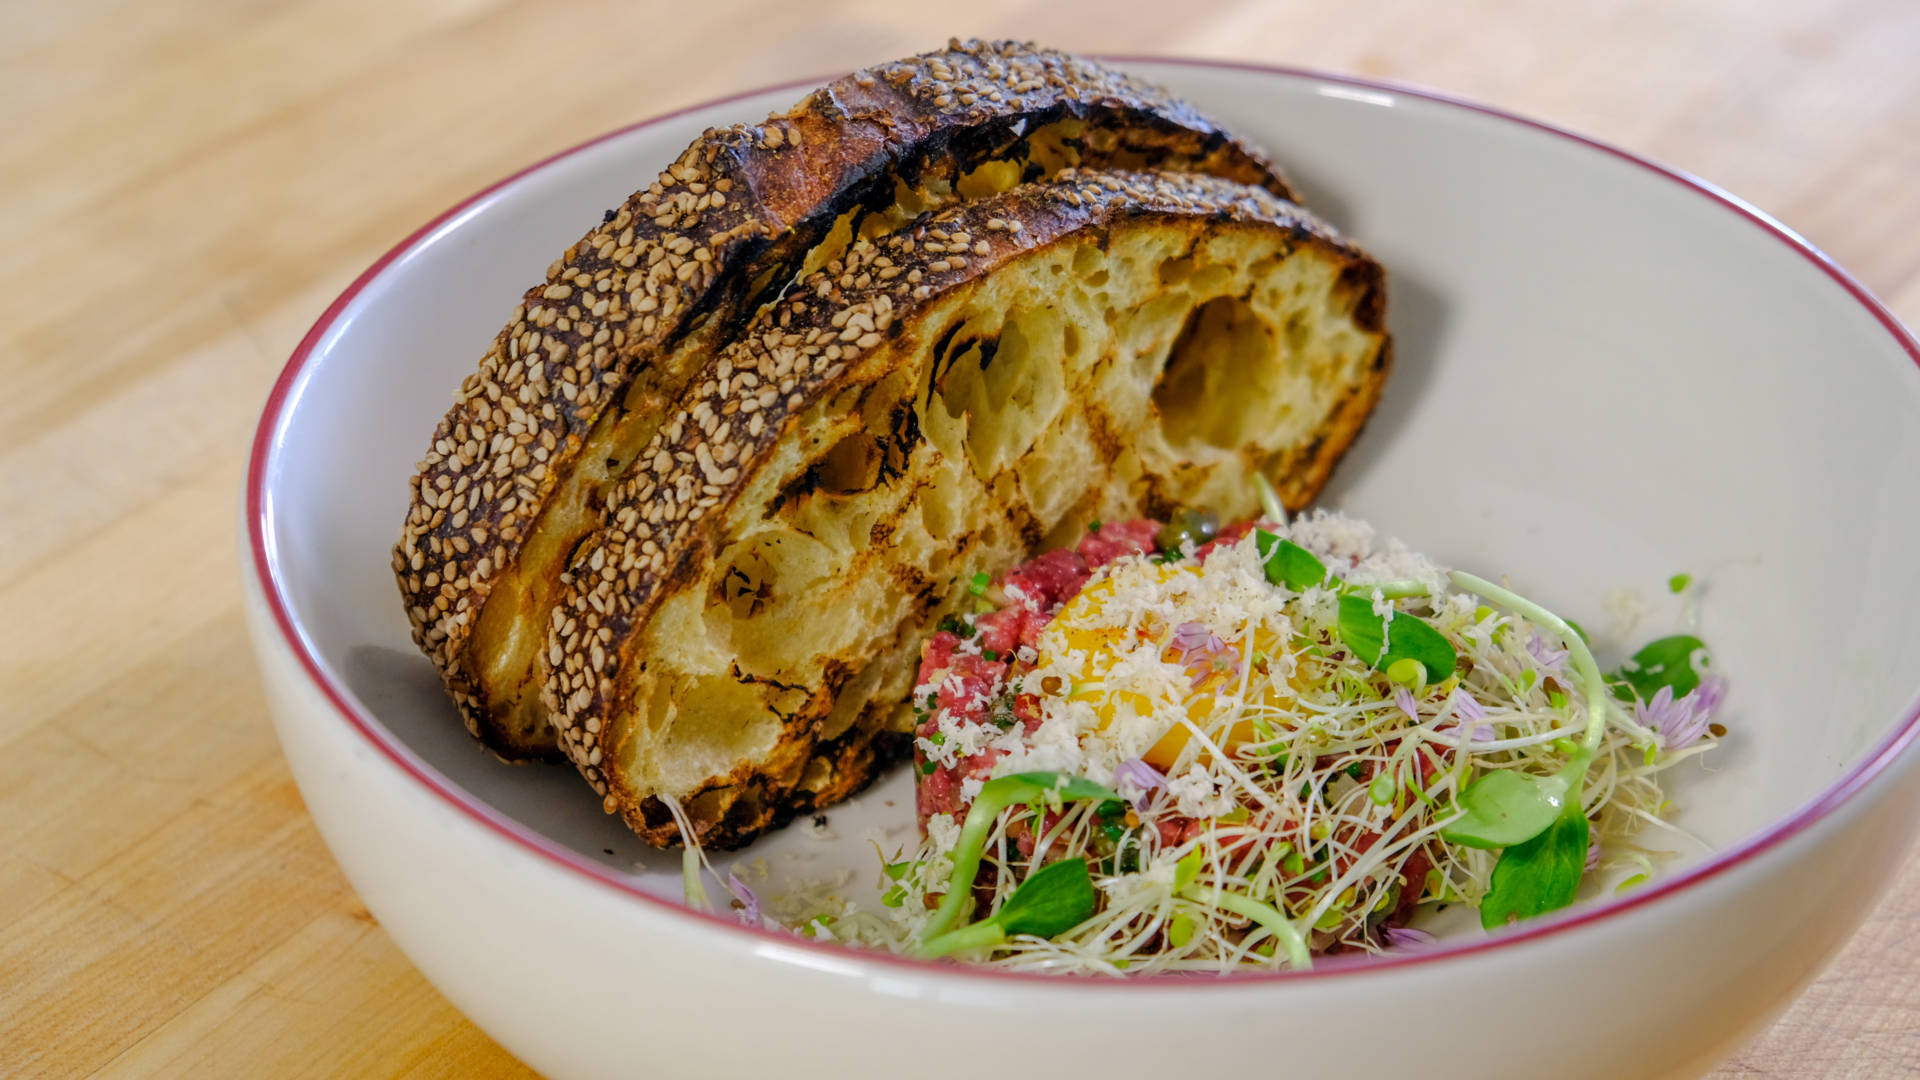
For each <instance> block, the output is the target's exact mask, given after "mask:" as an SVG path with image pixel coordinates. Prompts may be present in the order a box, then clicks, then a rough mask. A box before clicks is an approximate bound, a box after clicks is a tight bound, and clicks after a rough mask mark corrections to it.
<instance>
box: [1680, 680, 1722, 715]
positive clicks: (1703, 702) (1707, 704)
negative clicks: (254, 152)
mask: <svg viewBox="0 0 1920 1080" xmlns="http://www.w3.org/2000/svg"><path fill="white" fill-rule="evenodd" d="M1727 687H1728V683H1727V680H1726V677H1725V676H1723V675H1707V676H1704V677H1702V678H1701V680H1700V685H1699V686H1698V687H1697V688H1695V689H1694V691H1693V693H1691V694H1688V695H1687V700H1688V701H1690V702H1692V703H1693V711H1694V712H1696V713H1699V714H1700V715H1701V716H1704V717H1706V718H1707V719H1709V720H1711V719H1713V714H1714V713H1717V712H1719V711H1720V703H1721V702H1723V701H1725V700H1726V699H1727Z"/></svg>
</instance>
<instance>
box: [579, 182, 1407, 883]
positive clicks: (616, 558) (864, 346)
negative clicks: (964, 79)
mask: <svg viewBox="0 0 1920 1080" xmlns="http://www.w3.org/2000/svg"><path fill="white" fill-rule="evenodd" d="M1138 218H1164V219H1169V220H1179V221H1184V222H1187V223H1193V222H1205V223H1257V224H1259V225H1262V226H1267V227H1273V228H1278V229H1280V230H1284V231H1285V233H1286V235H1287V238H1288V240H1287V243H1288V246H1287V249H1286V250H1287V251H1289V252H1291V251H1294V250H1298V249H1300V248H1302V247H1306V246H1316V247H1318V248H1319V249H1321V250H1324V251H1326V252H1329V253H1331V254H1332V255H1334V256H1335V257H1336V258H1338V259H1339V260H1340V261H1341V262H1342V263H1343V264H1345V265H1346V266H1347V267H1348V268H1350V269H1351V272H1352V273H1353V274H1354V281H1353V283H1354V286H1355V287H1356V288H1358V289H1359V294H1358V297H1357V299H1356V315H1357V320H1358V321H1359V322H1360V326H1361V329H1363V330H1366V331H1368V332H1370V333H1371V332H1382V331H1383V328H1382V325H1381V320H1382V316H1383V312H1384V295H1383V288H1384V286H1383V277H1382V274H1381V271H1380V268H1379V266H1378V264H1376V263H1374V262H1373V260H1372V259H1371V258H1369V257H1368V256H1367V255H1366V254H1365V253H1364V252H1362V251H1360V250H1359V249H1358V248H1355V247H1353V246H1352V245H1351V244H1349V243H1348V242H1346V241H1345V240H1343V239H1342V238H1340V237H1339V236H1338V235H1337V234H1336V233H1334V232H1333V230H1332V229H1331V228H1329V227H1327V226H1326V225H1324V224H1323V223H1321V222H1319V221H1318V220H1317V219H1316V218H1314V217H1313V216H1311V215H1310V214H1308V213H1307V212H1306V211H1304V210H1302V209H1301V208H1299V207H1297V206H1295V205H1293V204H1291V203H1288V202H1285V201H1282V200H1280V199H1277V198H1275V197H1274V196H1273V195H1271V194H1269V193H1268V192H1267V191H1264V190H1261V189H1259V188H1254V187H1249V186H1246V185H1243V184H1238V183H1233V182H1231V181H1223V180H1220V179H1218V178H1214V177H1208V176H1201V175H1193V174H1167V173H1152V172H1130V173H1123V172H1103V171H1097V170H1069V171H1067V172H1065V173H1062V174H1061V175H1060V176H1059V177H1058V178H1057V179H1056V180H1054V181H1050V182H1045V183H1036V184H1028V185H1024V186H1022V187H1020V188H1017V189H1014V190H1013V191H1010V192H1007V193H1005V194H1002V195H999V196H996V197H993V198H989V199H983V200H977V201H972V202H967V203H962V204H959V205H956V206H954V207H950V208H948V209H946V210H943V211H941V212H939V213H937V214H933V215H930V216H929V217H928V218H926V219H923V220H922V221H921V222H919V223H916V225H915V226H913V227H911V228H909V229H906V230H903V231H901V232H899V233H896V234H893V235H890V236H886V237H882V238H880V239H878V240H875V241H871V242H868V241H862V242H860V243H858V244H856V245H855V246H854V247H852V248H851V249H850V250H849V251H848V252H847V253H846V255H845V256H844V257H843V258H842V259H840V260H836V261H835V262H833V263H832V264H830V265H828V266H827V267H825V268H824V269H823V270H821V271H819V272H817V273H815V274H814V275H812V276H810V277H809V278H807V279H806V280H804V281H803V282H801V283H800V284H799V285H798V286H796V287H795V288H794V289H793V290H792V291H791V292H790V293H789V294H788V295H787V296H786V297H784V298H782V300H781V301H780V302H779V304H777V305H776V306H775V307H773V308H771V309H769V310H767V311H765V312H763V313H762V315H761V317H760V318H759V319H757V320H756V321H755V323H754V325H753V326H752V327H750V328H749V329H748V331H747V332H746V333H745V334H743V335H742V336H741V337H740V338H739V339H738V340H736V341H735V342H734V343H733V344H732V345H731V346H729V347H728V348H727V349H725V350H724V351H722V352H720V353H719V354H718V355H716V356H715V358H714V360H713V362H712V363H711V364H710V366H709V367H708V369H707V370H706V371H705V372H704V373H703V374H702V375H701V376H700V377H698V378H697V379H696V381H695V383H694V384H693V385H692V386H691V387H690V389H689V392H688V394H687V395H686V398H685V401H686V404H685V407H684V408H683V409H682V410H681V411H680V412H679V414H678V415H676V416H675V417H674V418H672V419H670V420H669V421H668V422H667V423H666V424H665V425H663V426H662V428H661V429H660V431H659V433H658V434H657V435H656V436H655V438H654V441H653V443H652V444H651V445H650V446H649V447H648V448H647V450H646V451H645V453H643V454H642V456H641V459H640V461H639V462H638V463H637V464H636V466H635V470H634V471H633V472H632V473H630V474H629V476H628V477H627V478H625V479H624V480H622V481H621V482H620V483H619V484H618V485H617V486H616V487H615V489H614V490H613V491H612V492H611V494H610V495H609V498H608V503H607V508H606V513H605V515H604V517H603V523H602V526H601V528H600V530H599V531H598V532H597V533H595V534H593V535H592V536H591V537H589V538H588V539H587V540H586V541H585V542H584V543H583V544H582V546H581V547H580V549H579V550H578V551H577V552H576V555H575V559H574V562H573V573H572V576H571V584H570V586H569V590H568V593H567V595H566V597H565V599H564V600H563V601H562V602H561V604H560V605H559V606H558V607H556V609H555V611H554V616H553V620H554V621H553V627H552V629H551V631H550V633H549V636H548V639H547V647H548V650H549V654H550V658H551V659H552V660H553V661H554V663H553V664H552V666H551V667H550V668H549V674H548V679H547V683H546V691H545V692H546V702H547V706H548V708H549V709H550V710H551V711H552V714H553V716H554V722H555V724H556V726H557V728H558V730H559V734H560V744H561V746H562V747H563V748H564V749H565V751H566V752H567V754H568V756H569V757H570V758H571V759H572V760H573V761H574V763H575V764H576V765H577V766H578V767H579V769H580V771H581V773H582V774H583V775H584V776H585V777H586V779H587V781H588V782H589V783H590V784H591V785H592V786H593V788H594V790H595V791H597V792H599V793H600V795H601V796H602V799H603V805H604V807H605V809H606V810H607V811H608V812H609V813H612V812H618V813H620V814H621V815H622V816H623V817H624V818H625V819H626V821H627V823H628V824H629V825H630V826H631V827H632V828H633V829H634V830H635V831H636V832H638V833H639V834H640V835H641V836H642V837H643V838H645V839H646V840H647V841H648V842H650V843H652V844H654V845H656V846H668V845H671V844H673V843H676V842H679V840H680V835H679V830H678V828H677V826H676V825H675V824H674V822H673V820H672V818H671V816H670V814H669V812H668V811H667V809H666V808H665V807H664V805H662V804H661V802H660V801H659V800H658V799H657V798H655V797H653V796H652V795H650V794H645V793H640V792H636V791H633V790H631V788H630V787H629V785H628V784H627V783H626V781H625V779H624V778H623V776H622V775H621V773H620V770H619V769H617V768H610V767H608V766H610V765H611V764H612V761H611V758H612V757H613V756H616V755H615V751H617V749H618V744H617V741H618V740H619V739H621V738H623V737H624V736H623V733H622V731H621V720H622V718H623V716H624V715H625V710H627V709H628V708H629V707H630V704H629V703H630V702H631V700H632V695H631V692H630V688H631V680H632V678H633V672H634V670H635V668H636V667H637V666H638V665H639V660H638V659H636V657H635V656H634V655H633V654H632V653H633V646H634V644H635V642H636V641H637V640H638V638H639V637H640V636H641V635H640V630H641V629H642V628H643V626H644V625H645V623H646V621H647V620H648V618H649V617H650V616H651V614H652V613H653V612H654V610H655V609H656V608H657V605H658V604H659V602H660V600H661V598H662V597H663V596H664V595H666V594H668V593H670V592H672V591H673V590H674V589H676V588H678V587H680V586H682V585H684V584H685V583H686V582H688V581H691V580H693V579H694V578H695V577H697V575H698V573H699V569H700V566H701V564H702V561H703V560H706V559H710V558H711V557H712V556H713V552H714V549H715V545H716V537H715V536H714V535H713V531H714V530H713V529H712V528H710V527H706V526H704V525H703V522H706V521H708V519H713V520H715V521H717V520H721V519H724V517H725V515H726V513H727V511H728V509H729V507H730V506H731V505H732V504H733V502H734V500H736V499H737V498H739V497H740V495H741V494H742V492H743V491H744V490H745V488H746V487H747V486H748V482H749V480H750V478H751V477H752V476H753V475H754V471H755V469H756V468H757V467H758V466H759V465H760V464H761V463H763V462H765V461H766V460H767V458H768V457H769V455H770V454H771V452H772V450H773V448H774V447H775V445H776V444H777V443H778V442H779V441H780V440H781V439H782V438H783V436H784V435H786V434H787V432H788V431H789V429H790V428H791V427H792V425H793V423H794V422H795V421H796V419H797V417H799V416H800V414H801V413H802V412H803V411H804V410H805V409H806V408H807V407H808V406H809V405H810V404H811V403H814V402H817V401H820V400H822V399H824V398H826V397H829V396H830V395H832V394H834V393H835V392H836V391H837V390H838V389H839V386H838V380H841V379H842V377H843V376H844V375H845V374H846V373H847V372H848V370H849V366H850V365H853V364H856V363H857V362H858V361H859V359H860V357H861V356H862V355H863V354H864V353H866V352H867V351H868V350H871V349H874V348H875V347H877V346H879V345H880V344H881V343H882V341H883V340H885V339H887V338H889V337H892V336H897V335H898V334H899V333H900V332H901V329H902V328H903V327H904V326H907V325H910V324H911V322H912V320H913V319H914V318H915V317H916V315H917V314H918V312H919V311H920V310H922V309H923V308H925V307H926V306H928V305H929V303H930V302H932V301H935V300H937V299H938V298H939V297H940V296H941V295H942V294H943V293H944V292H946V291H947V290H950V289H955V288H958V287H960V286H963V285H965V284H967V283H969V282H971V281H974V280H976V279H980V278H983V277H985V276H987V275H990V274H992V273H993V272H994V271H995V269H996V268H998V267H999V266H1001V265H1003V264H1005V263H1007V262H1008V261H1010V260H1012V259H1014V258H1016V257H1019V256H1021V255H1024V254H1026V253H1029V252H1034V251H1037V250H1039V249H1041V248H1044V247H1046V246H1047V245H1049V244H1051V243H1053V242H1055V241H1057V240H1059V239H1061V238H1063V237H1065V236H1068V235H1069V234H1074V233H1076V232H1079V231H1082V230H1101V229H1104V228H1108V227H1111V226H1112V225H1114V224H1115V223H1117V222H1120V221H1122V220H1123V219H1138ZM1381 352H1383V353H1384V346H1383V347H1382V349H1381ZM1385 370H1386V368H1385V361H1384V360H1378V361H1376V362H1374V364H1373V365H1372V368H1371V372H1370V374H1369V375H1368V376H1367V383H1366V385H1365V386H1362V387H1360V388H1357V389H1356V390H1355V391H1354V392H1353V393H1352V394H1351V395H1350V396H1349V398H1348V400H1347V403H1346V405H1345V406H1344V407H1342V408H1341V409H1340V410H1339V417H1338V419H1336V421H1335V422H1334V423H1332V424H1331V425H1330V426H1329V428H1328V429H1327V430H1326V431H1325V432H1324V434H1323V437H1322V438H1320V439H1318V440H1317V441H1316V442H1315V444H1314V446H1313V447H1312V448H1311V449H1310V451H1309V452H1307V453H1305V454H1303V455H1302V459H1301V460H1299V461H1296V462H1290V463H1283V465H1284V467H1286V468H1288V469H1289V470H1291V471H1297V472H1298V473H1299V474H1300V476H1301V477H1302V479H1299V480H1298V481H1296V482H1292V483H1291V484H1290V485H1289V490H1290V493H1291V494H1292V495H1293V496H1294V498H1295V499H1296V505H1297V504H1298V503H1299V502H1304V501H1305V499H1306V498H1308V497H1310V496H1311V494H1312V493H1313V491H1314V490H1317V484H1318V482H1319V481H1320V480H1323V479H1324V478H1325V476H1326V473H1327V471H1328V470H1329V469H1330V468H1331V467H1332V464H1333V462H1334V461H1335V460H1336V459H1337V458H1338V457H1339V456H1340V454H1341V453H1342V452H1343V451H1344V450H1345V448H1346V446H1347V444H1348V443H1349V442H1350V441H1351V440H1352V438H1353V436H1354V434H1355V433H1357V431H1358V428H1359V425H1360V422H1361V420H1363V419H1364V417H1365V413H1366V410H1367V409H1368V408H1370V407H1371V404H1372V402H1373V400H1374V399H1375V398H1377V396H1378V392H1379V382H1380V380H1381V379H1382V378H1384V375H1385ZM827 689H828V692H829V694H830V693H831V690H832V688H827ZM820 711H821V710H817V709H801V710H797V711H796V712H795V714H794V716H793V717H792V718H791V720H790V721H789V722H788V723H787V726H786V728H785V730H784V733H783V736H782V738H781V740H780V742H779V744H778V746H777V748H776V750H775V751H774V754H773V758H772V759H771V760H768V761H765V762H760V763H756V764H754V765H752V766H750V767H749V766H741V767H739V768H736V769H735V770H733V772H732V773H731V774H729V775H725V776H715V777H712V778H710V779H709V780H708V781H707V782H705V783H704V784H702V785H701V786H700V787H699V788H698V789H697V790H695V791H692V792H687V793H683V794H682V795H681V799H682V801H683V802H686V801H689V800H691V799H693V798H696V797H698V796H699V795H701V794H703V793H705V792H708V791H712V790H717V789H722V788H727V787H733V786H740V785H748V786H750V787H751V797H750V798H745V799H740V800H735V801H733V802H732V803H730V805H729V809H728V811H727V812H726V813H725V814H724V815H722V816H720V817H719V818H718V819H717V820H711V821H697V822H696V824H695V827H696V829H698V830H699V831H700V834H699V836H698V839H699V840H700V842H701V843H702V844H706V845H713V846H719V847H728V846H737V845H738V844H740V843H743V842H745V841H746V840H748V839H751V838H752V836H753V835H755V834H756V833H758V832H760V831H763V830H764V829H766V828H768V827H771V826H772V825H774V824H777V823H778V822H780V821H783V820H785V819H787V818H788V817H791V816H792V815H793V814H794V813H797V812H802V811H804V810H807V809H811V808H812V807H813V806H814V805H825V804H826V803H827V802H830V801H832V799H833V798H837V797H840V796H842V795H844V794H846V793H850V792H851V791H854V790H857V789H858V788H859V787H860V786H861V785H863V784H865V783H866V782H867V781H868V780H869V779H871V777H872V775H873V772H874V770H875V769H876V768H877V767H878V765H879V764H881V763H884V761H885V760H887V759H888V757H889V756H890V755H897V753H898V751H897V750H890V749H888V747H887V745H886V744H885V743H884V739H883V735H882V733H881V732H880V731H879V730H878V728H877V726H876V725H873V724H870V723H866V722H864V721H865V719H866V718H865V717H863V722H862V723H857V724H855V725H854V727H853V728H852V729H850V730H849V731H848V732H847V733H846V734H845V735H844V736H841V737H840V739H839V740H838V741H837V743H836V744H835V745H834V746H832V747H829V748H828V752H829V754H830V757H831V760H830V761H829V765H830V767H832V768H833V769H834V770H836V772H835V775H834V776H833V778H832V783H831V785H830V786H829V787H828V788H827V790H826V792H824V793H822V794H820V795H811V794H808V793H806V792H801V791H796V790H795V789H794V788H793V787H792V786H791V784H785V783H783V782H782V781H781V779H780V778H783V777H791V776H794V775H796V774H797V773H798V771H799V769H800V767H801V766H802V765H803V764H805V763H806V761H807V760H808V758H809V757H811V756H813V755H814V753H815V750H816V747H815V746H814V744H813V734H812V731H813V726H814V725H815V724H816V723H817V719H818V716H819V715H820ZM610 740H611V741H612V745H609V741H610ZM876 740H881V741H880V742H878V743H876ZM869 746H872V749H868V747H869Z"/></svg>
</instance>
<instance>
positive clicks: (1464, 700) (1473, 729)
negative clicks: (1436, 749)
mask: <svg viewBox="0 0 1920 1080" xmlns="http://www.w3.org/2000/svg"><path fill="white" fill-rule="evenodd" d="M1447 701H1448V704H1449V705H1450V706H1451V707H1452V708H1453V714H1454V715H1455V716H1457V717H1459V718H1460V720H1459V722H1458V723H1454V724H1450V725H1448V726H1447V727H1443V728H1437V729H1435V730H1436V731H1438V732H1439V733H1440V734H1442V735H1452V736H1454V737H1455V738H1457V739H1459V740H1460V741H1461V742H1462V743H1471V742H1492V741H1493V737H1494V731H1493V725H1492V724H1490V723H1487V722H1486V719H1487V710H1486V709H1484V708H1482V707H1481V706H1480V702H1479V701H1477V700H1475V698H1474V696H1473V695H1472V694H1469V693H1467V692H1466V691H1464V690H1460V689H1455V690H1454V692H1453V693H1452V694H1451V695H1449V697H1448V699H1447Z"/></svg>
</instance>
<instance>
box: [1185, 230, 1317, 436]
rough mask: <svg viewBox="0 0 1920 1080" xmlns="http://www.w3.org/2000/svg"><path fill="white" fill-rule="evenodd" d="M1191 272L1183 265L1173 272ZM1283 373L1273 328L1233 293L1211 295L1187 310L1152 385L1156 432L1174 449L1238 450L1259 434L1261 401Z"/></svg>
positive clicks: (1294, 336)
mask: <svg viewBox="0 0 1920 1080" xmlns="http://www.w3.org/2000/svg"><path fill="white" fill-rule="evenodd" d="M1184 261H1185V260H1175V263H1169V264H1167V265H1169V266H1172V265H1175V264H1176V263H1179V262H1184ZM1163 271H1164V268H1163ZM1190 273H1191V267H1190V265H1189V266H1188V267H1187V268H1186V269H1185V270H1182V271H1180V272H1178V273H1177V276H1178V277H1180V278H1181V279H1184V278H1185V277H1187V276H1188V275H1189V274H1190ZM1163 277H1164V273H1163ZM1289 330H1290V331H1291V332H1290V333H1289V334H1288V339H1289V343H1290V345H1292V346H1293V347H1294V348H1296V349H1297V348H1299V347H1301V346H1303V345H1304V336H1303V334H1302V331H1301V329H1300V328H1298V327H1289ZM1282 377H1283V370H1282V364H1281V355H1280V344H1279V340H1278V337H1277V335H1276V334H1275V333H1274V330H1273V328H1272V327H1271V326H1269V325H1267V323H1266V321H1265V320H1263V319H1261V318H1260V317H1259V316H1258V315H1256V314H1254V312H1253V309H1252V308H1250V307H1248V306H1247V305H1246V303H1245V302H1243V301H1241V300H1240V299H1238V298H1236V297H1232V296H1220V297H1215V298H1214V299H1212V300H1209V301H1207V302H1206V303H1204V304H1201V305H1200V306H1199V307H1197V308H1194V309H1193V310H1192V311H1191V312H1189V313H1188V315H1187V318H1186V322H1185V323H1183V324H1182V325H1181V327H1180V333H1179V335H1178V336H1177V337H1175V338H1174V342H1173V348H1172V349H1171V350H1169V351H1168V353H1167V365H1166V368H1165V370H1164V371H1163V372H1162V374H1161V376H1160V381H1159V384H1158V385H1157V386H1155V387H1154V391H1153V404H1154V407H1155V408H1156V409H1158V410H1159V412H1160V424H1161V430H1163V431H1164V432H1165V433H1166V436H1167V441H1168V442H1169V443H1171V444H1172V445H1173V446H1175V447H1176V448H1180V449H1190V448H1193V447H1197V446H1214V447H1219V448H1221V449H1227V450H1232V449H1238V448H1239V447H1241V446H1243V445H1245V444H1246V443H1248V442H1251V441H1253V440H1254V439H1255V438H1256V437H1257V436H1258V435H1259V432H1258V431H1257V430H1256V429H1257V427H1258V426H1259V423H1260V421H1261V420H1262V416H1261V415H1260V414H1261V411H1262V405H1263V403H1265V402H1271V401H1273V400H1274V399H1275V398H1276V397H1278V396H1279V394H1278V391H1279V385H1280V382H1281V379H1282Z"/></svg>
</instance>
